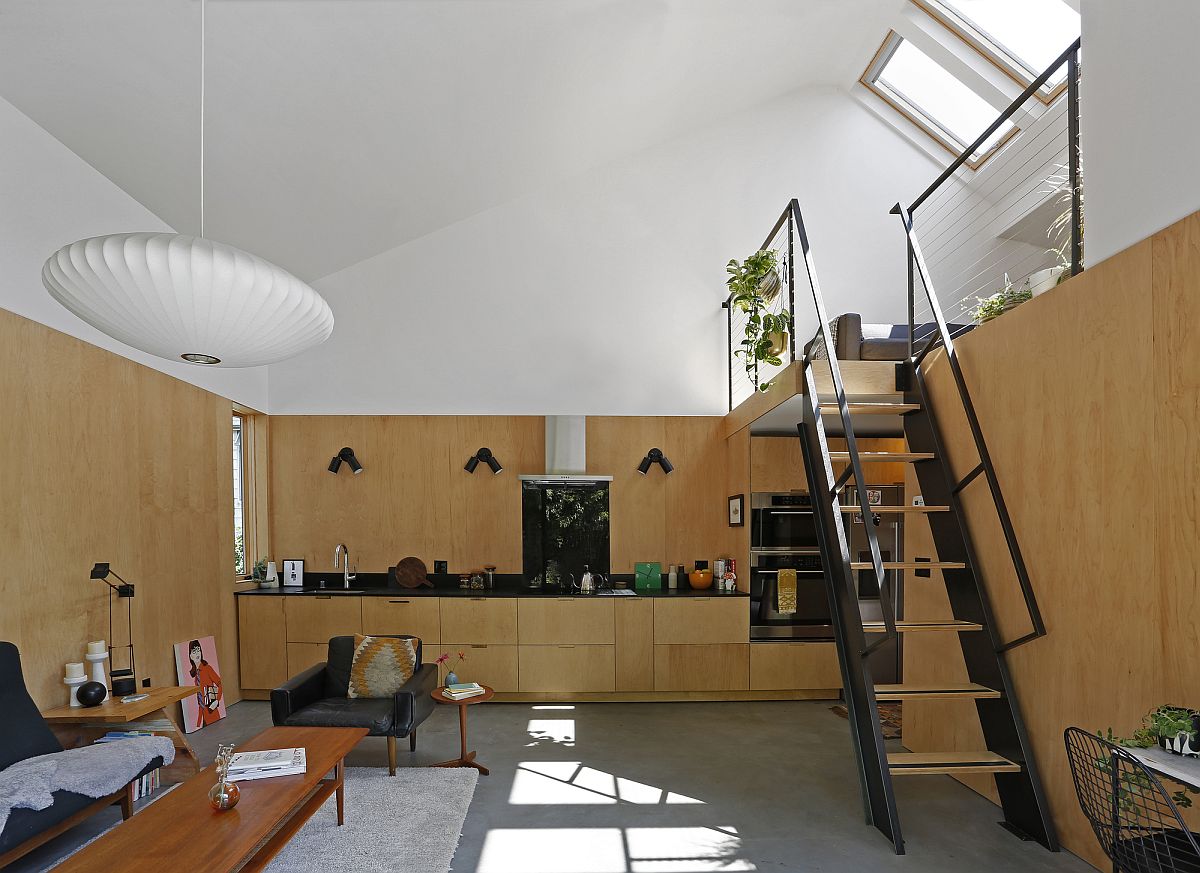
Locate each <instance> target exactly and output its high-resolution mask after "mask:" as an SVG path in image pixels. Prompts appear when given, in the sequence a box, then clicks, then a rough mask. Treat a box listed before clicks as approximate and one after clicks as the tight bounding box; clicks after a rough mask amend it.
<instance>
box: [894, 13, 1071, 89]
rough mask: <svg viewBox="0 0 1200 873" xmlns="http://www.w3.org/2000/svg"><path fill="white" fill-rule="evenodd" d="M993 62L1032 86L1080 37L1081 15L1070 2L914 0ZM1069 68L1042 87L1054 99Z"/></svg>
mask: <svg viewBox="0 0 1200 873" xmlns="http://www.w3.org/2000/svg"><path fill="white" fill-rule="evenodd" d="M912 2H913V4H914V5H916V6H917V7H918V8H920V9H921V10H922V11H924V12H925V13H926V14H928V15H929V16H930V17H932V18H934V19H935V20H936V21H938V22H940V23H941V24H942V25H943V26H944V27H946V28H947V29H948V30H950V31H951V32H952V33H954V34H955V35H956V36H958V37H959V38H960V39H961V40H963V41H964V42H965V43H967V45H969V46H971V48H973V49H974V50H975V51H977V52H978V53H979V54H981V55H982V56H983V57H984V58H986V59H987V60H988V61H990V62H991V63H993V64H994V65H996V66H997V67H999V68H1000V69H1001V70H1003V71H1004V72H1005V73H1006V74H1008V75H1009V76H1011V77H1012V78H1013V79H1014V80H1015V81H1016V82H1018V83H1019V84H1020V85H1021V86H1022V87H1027V86H1029V85H1030V84H1032V83H1033V80H1034V79H1036V78H1037V77H1038V76H1040V75H1041V74H1042V71H1043V70H1045V69H1046V68H1047V67H1049V66H1050V64H1052V63H1053V62H1054V60H1055V59H1056V58H1057V57H1058V56H1059V55H1061V54H1062V53H1063V52H1064V51H1066V49H1067V47H1068V46H1069V45H1071V43H1073V42H1074V41H1075V40H1076V39H1078V38H1079V32H1080V16H1079V13H1078V12H1076V11H1075V10H1074V9H1072V8H1071V7H1070V6H1069V5H1067V3H1065V2H1064V0H912ZM1066 76H1067V71H1066V66H1065V65H1064V66H1063V67H1062V68H1060V69H1059V70H1058V71H1057V72H1055V73H1054V75H1052V76H1051V77H1050V79H1049V81H1047V82H1046V84H1045V85H1043V86H1042V87H1041V88H1039V89H1038V91H1037V96H1038V99H1039V100H1041V101H1042V102H1043V103H1050V102H1051V101H1053V100H1054V98H1055V97H1057V96H1058V95H1059V94H1060V93H1062V90H1063V88H1064V87H1066Z"/></svg>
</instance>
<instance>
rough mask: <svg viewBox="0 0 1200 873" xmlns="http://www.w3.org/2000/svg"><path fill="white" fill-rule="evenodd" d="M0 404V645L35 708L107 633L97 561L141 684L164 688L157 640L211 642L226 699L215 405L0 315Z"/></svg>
mask: <svg viewBox="0 0 1200 873" xmlns="http://www.w3.org/2000/svg"><path fill="white" fill-rule="evenodd" d="M0 408H2V409H3V410H4V412H3V415H0V456H2V457H3V458H4V463H3V464H0V561H2V562H3V572H2V574H0V639H5V640H11V641H12V642H14V643H16V644H17V646H18V647H19V648H20V650H21V657H22V661H23V663H24V668H25V679H26V683H27V684H28V686H29V689H30V691H31V692H32V694H33V696H34V698H35V699H36V700H37V702H38V704H39V705H40V706H42V707H43V708H44V707H48V706H52V705H60V704H62V703H65V702H66V699H67V698H66V688H65V686H63V685H62V675H63V665H64V664H65V663H66V662H68V661H79V660H82V656H83V651H84V646H85V644H86V642H87V641H88V640H93V639H103V638H106V637H107V636H108V630H107V622H108V618H107V597H106V590H107V589H106V588H105V587H104V585H103V583H101V582H94V581H90V580H89V579H88V573H89V571H90V570H91V567H92V564H93V563H95V562H96V561H108V562H110V563H111V564H112V567H113V569H114V570H116V571H117V572H119V573H120V574H121V575H122V576H124V577H125V578H126V579H127V580H128V581H130V582H133V583H135V585H136V590H137V596H136V598H135V599H134V601H133V608H134V621H135V633H134V642H135V645H136V647H137V654H138V666H139V668H140V669H139V672H140V676H141V677H142V678H144V677H147V676H148V677H150V678H151V679H152V680H153V681H154V682H155V684H174V683H175V667H174V659H173V652H172V648H171V646H172V644H173V643H175V642H178V641H181V640H184V641H186V640H188V639H191V638H193V637H197V636H204V635H207V634H212V635H214V636H215V637H216V638H217V642H218V645H219V654H220V659H221V668H222V674H223V676H224V679H225V688H226V694H227V699H228V700H230V701H232V700H236V699H237V698H238V696H239V692H238V689H237V679H236V677H237V675H238V664H237V641H236V638H235V633H236V622H234V621H233V620H232V617H233V609H234V605H233V480H232V466H231V465H232V442H231V440H232V430H231V427H230V412H231V405H230V402H229V401H228V400H225V399H223V398H221V397H218V396H216V395H214V394H210V393H208V392H206V391H203V390H201V389H199V388H196V387H194V386H192V385H188V384H186V383H184V382H180V381H178V380H176V379H173V378H171V377H170V376H166V375H164V374H162V373H159V372H157V371H155V370H151V369H149V368H147V367H144V366H142V365H140V364H136V363H134V362H132V361H129V360H127V359H125V358H122V357H120V356H118V355H114V354H112V353H111V352H108V351H105V350H103V349H100V348H97V347H96V346H92V345H89V344H87V343H84V342H81V341H80V340H76V339H73V338H71V337H68V336H66V335H65V334H61V333H58V332H56V331H53V330H51V329H49V328H47V327H45V326H43V325H40V324H37V323H35V322H32V321H29V320H27V319H24V318H21V317H20V316H17V315H14V314H12V313H10V312H7V311H5V310H0ZM119 605H120V607H121V608H120V609H119V610H118V611H116V612H115V617H116V619H117V626H118V631H117V632H116V633H115V634H114V636H115V638H116V640H117V641H118V642H124V640H125V632H124V617H125V611H124V604H123V603H121V604H119Z"/></svg>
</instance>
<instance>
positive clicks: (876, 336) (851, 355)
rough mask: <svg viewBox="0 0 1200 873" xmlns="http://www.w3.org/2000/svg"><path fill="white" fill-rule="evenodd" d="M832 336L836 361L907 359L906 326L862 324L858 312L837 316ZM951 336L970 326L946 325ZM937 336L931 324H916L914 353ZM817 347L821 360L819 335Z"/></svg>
mask: <svg viewBox="0 0 1200 873" xmlns="http://www.w3.org/2000/svg"><path fill="white" fill-rule="evenodd" d="M830 327H831V330H832V331H833V334H834V340H833V342H834V347H835V350H836V357H837V359H838V360H839V361H903V360H904V359H905V358H907V357H908V325H907V324H863V322H862V316H861V315H859V314H858V313H857V312H847V313H844V314H843V315H839V316H838V317H837V318H836V319H835V320H834V322H833V324H832V325H830ZM947 327H949V328H950V333H951V335H952V336H958V335H959V334H960V333H962V332H964V331H967V330H970V329H971V325H969V324H949V325H947ZM936 335H937V325H936V324H934V323H933V322H924V323H921V324H918V325H916V326H915V328H914V329H913V352H914V353H916V352H919V351H921V349H923V348H924V347H925V344H926V343H927V342H929V341H930V340H931V339H933V337H935V336H936ZM813 342H814V343H816V345H817V349H818V350H817V351H816V356H817V357H824V354H823V353H822V352H821V351H820V347H821V345H823V344H822V343H821V342H820V334H818V335H817V337H816V338H815V339H814V340H813Z"/></svg>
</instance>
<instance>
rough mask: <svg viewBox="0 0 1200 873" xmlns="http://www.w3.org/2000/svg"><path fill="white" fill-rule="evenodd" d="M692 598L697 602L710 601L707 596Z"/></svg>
mask: <svg viewBox="0 0 1200 873" xmlns="http://www.w3.org/2000/svg"><path fill="white" fill-rule="evenodd" d="M692 600H694V601H696V602H697V603H708V598H707V597H693V598H692Z"/></svg>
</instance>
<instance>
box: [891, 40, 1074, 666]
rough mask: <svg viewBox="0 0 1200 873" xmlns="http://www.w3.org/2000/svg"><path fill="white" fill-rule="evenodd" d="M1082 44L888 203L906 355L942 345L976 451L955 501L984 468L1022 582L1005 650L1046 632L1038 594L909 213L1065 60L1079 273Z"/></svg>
mask: <svg viewBox="0 0 1200 873" xmlns="http://www.w3.org/2000/svg"><path fill="white" fill-rule="evenodd" d="M1081 44H1082V41H1081V40H1080V39H1076V40H1075V41H1074V42H1073V43H1071V45H1069V46H1068V47H1067V48H1066V50H1064V51H1063V53H1062V54H1060V55H1059V56H1058V57H1057V58H1056V59H1055V60H1054V62H1053V63H1051V64H1050V66H1049V67H1047V68H1046V69H1045V71H1044V72H1042V74H1041V75H1040V76H1038V77H1037V78H1036V79H1034V80H1033V81H1032V82H1031V83H1030V84H1029V86H1028V87H1027V88H1026V89H1025V90H1024V91H1022V92H1021V94H1020V95H1019V96H1018V97H1017V98H1016V99H1015V100H1014V101H1013V102H1012V103H1011V104H1009V106H1008V108H1007V109H1005V110H1004V111H1003V112H1001V113H1000V115H999V116H998V117H997V118H996V120H995V121H993V122H992V123H991V124H990V125H988V127H987V128H986V129H985V130H984V131H983V132H982V133H981V134H980V135H979V136H978V137H977V138H976V139H975V141H974V142H973V143H971V145H969V146H967V148H966V149H964V150H963V151H962V153H961V154H959V155H958V157H956V158H955V159H954V160H953V161H952V162H951V163H950V165H949V166H948V167H947V168H946V169H945V170H944V171H943V172H942V173H941V174H940V175H939V176H938V177H937V179H935V180H934V182H933V184H931V185H930V186H929V187H928V188H926V189H925V190H924V191H923V192H922V193H921V194H920V196H918V197H917V199H916V200H914V201H913V202H912V204H911V205H910V206H909V207H908V208H907V209H905V208H904V206H902V205H901V204H900V203H897V204H896V205H895V206H893V207H892V210H891V211H892V214H894V215H898V216H900V220H901V223H902V224H903V226H904V233H905V237H906V238H907V240H908V361H909V363H910V364H911V365H912V367H913V368H914V369H915V370H916V371H917V375H918V381H920V379H919V376H920V367H921V365H922V364H923V363H924V361H925V359H926V357H927V356H928V355H929V354H930V353H931V352H933V351H934V350H935V349H938V348H942V349H945V353H946V360H947V363H948V364H949V366H950V371H951V374H952V375H953V377H954V383H955V386H956V387H957V389H958V395H959V399H960V401H961V402H962V405H963V410H964V412H965V413H966V417H967V424H968V426H969V427H970V430H971V436H972V439H973V440H974V443H975V448H976V451H977V453H978V455H979V459H980V461H979V465H978V466H977V467H976V468H975V469H974V470H972V471H971V473H969V474H968V475H967V476H966V477H965V478H964V479H963V480H962V481H961V482H959V483H958V485H957V486H956V488H955V490H954V495H955V496H954V499H955V500H956V501H957V500H958V498H957V494H958V493H959V491H961V490H962V488H964V487H965V486H966V485H967V483H968V482H970V481H972V480H974V479H975V478H976V477H977V476H978V475H980V474H983V475H984V477H985V478H986V480H987V483H988V489H989V491H990V492H991V495H992V502H993V503H994V504H995V507H996V514H997V516H998V517H999V520H1000V526H1001V528H1002V530H1003V532H1004V540H1005V543H1006V544H1007V546H1008V551H1009V556H1010V558H1011V560H1012V564H1013V569H1014V570H1015V572H1016V575H1017V582H1018V584H1019V585H1020V587H1021V596H1022V597H1023V598H1024V601H1025V609H1026V612H1027V613H1028V616H1029V621H1030V624H1031V625H1032V627H1033V630H1032V632H1030V633H1028V634H1025V635H1023V636H1020V637H1017V638H1016V639H1013V640H1010V641H1008V642H1006V643H1000V642H997V650H998V651H1002V652H1003V651H1008V650H1009V649H1013V648H1016V647H1017V646H1020V645H1024V644H1025V643H1028V642H1031V641H1032V640H1036V639H1038V638H1039V637H1043V636H1045V635H1046V625H1045V622H1044V620H1043V619H1042V613H1041V608H1040V607H1039V605H1038V601H1037V595H1036V594H1035V593H1034V591H1033V584H1032V583H1031V582H1030V579H1029V571H1028V569H1027V568H1026V566H1025V558H1024V556H1023V555H1022V553H1021V546H1020V543H1019V542H1018V540H1017V535H1016V531H1015V529H1014V528H1013V524H1012V518H1011V517H1010V516H1009V513H1008V507H1007V505H1006V504H1005V502H1004V494H1003V492H1002V491H1001V489H1000V483H999V480H998V479H997V477H996V470H995V467H994V466H993V465H992V459H991V455H990V453H989V452H988V448H987V442H986V440H985V439H984V436H983V431H982V430H981V428H980V426H979V419H978V417H977V416H976V413H975V406H974V404H973V403H972V402H971V395H970V392H969V391H968V390H967V383H966V378H965V377H964V376H963V372H962V366H961V364H960V363H959V360H958V354H957V352H956V350H955V348H954V337H953V335H952V334H951V332H950V329H949V327H948V326H947V323H946V319H945V316H944V315H943V313H942V309H941V306H940V305H939V303H938V299H937V293H936V291H935V290H934V288H933V282H932V280H931V279H930V276H929V269H928V266H927V265H926V263H925V258H924V255H922V253H921V246H920V243H919V242H918V240H917V236H916V232H915V231H914V229H913V217H912V215H913V213H914V212H915V211H916V210H917V208H918V207H919V206H921V204H923V203H924V202H925V201H926V200H928V199H929V197H930V195H932V194H933V193H934V192H935V191H937V190H938V189H939V188H940V187H941V186H942V184H944V183H945V182H946V180H947V179H949V178H950V177H951V176H953V175H954V174H955V173H956V172H958V170H959V169H960V168H961V167H962V166H963V165H964V164H965V163H966V162H967V161H968V160H970V158H971V156H972V155H973V154H975V153H976V152H977V151H978V150H979V149H980V148H981V147H982V146H983V144H984V143H985V142H987V140H988V138H989V137H991V136H992V134H994V133H995V132H996V131H997V130H999V129H1000V126H1001V125H1002V124H1004V122H1005V121H1007V120H1008V119H1009V118H1011V117H1012V116H1013V115H1015V114H1016V113H1017V111H1018V110H1019V109H1020V108H1021V107H1022V106H1023V105H1024V104H1025V103H1026V101H1028V100H1029V98H1030V97H1032V96H1033V95H1034V94H1035V93H1036V92H1037V90H1038V89H1039V88H1041V87H1042V86H1043V85H1045V84H1046V82H1048V81H1049V80H1050V77H1051V76H1053V75H1054V73H1055V72H1057V71H1058V70H1059V69H1060V68H1061V67H1062V66H1063V65H1064V64H1065V65H1066V67H1067V164H1068V179H1069V185H1070V188H1071V243H1070V250H1071V264H1070V267H1071V275H1075V274H1077V273H1079V272H1080V271H1081V270H1082V269H1083V236H1082V226H1083V222H1082V212H1083V202H1082V191H1081V188H1080V183H1079V178H1080V177H1079V49H1080V46H1081ZM918 278H919V279H920V281H921V285H922V287H923V288H924V289H925V296H926V298H927V299H928V302H929V307H930V311H931V312H932V313H933V318H934V322H935V324H936V326H937V333H936V335H935V336H933V337H929V338H927V339H926V341H925V343H924V346H923V348H921V349H920V350H919V351H917V350H916V349H915V347H914V340H913V336H914V334H915V332H916V280H917V279H918ZM972 569H973V571H974V572H975V573H976V574H978V573H979V568H978V567H973V568H972Z"/></svg>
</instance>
